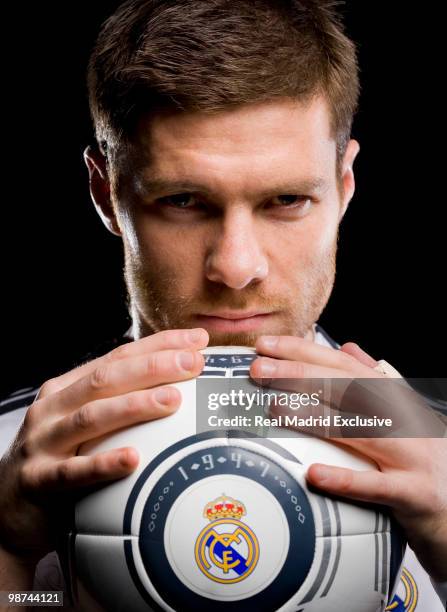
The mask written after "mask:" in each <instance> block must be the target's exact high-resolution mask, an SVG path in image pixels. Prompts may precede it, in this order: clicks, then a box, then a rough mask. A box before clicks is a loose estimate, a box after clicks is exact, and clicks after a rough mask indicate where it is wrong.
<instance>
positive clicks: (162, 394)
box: [154, 389, 171, 406]
mask: <svg viewBox="0 0 447 612" xmlns="http://www.w3.org/2000/svg"><path fill="white" fill-rule="evenodd" d="M170 398H171V393H170V391H169V389H157V391H156V392H155V395H154V399H155V401H156V402H157V404H160V405H161V406H166V405H168V404H169V400H170Z"/></svg>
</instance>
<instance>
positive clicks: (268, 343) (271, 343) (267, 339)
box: [261, 336, 279, 349]
mask: <svg viewBox="0 0 447 612" xmlns="http://www.w3.org/2000/svg"><path fill="white" fill-rule="evenodd" d="M261 340H262V344H263V345H264V346H265V348H267V349H274V348H275V346H276V345H277V344H278V340H279V338H278V336H262V338H261Z"/></svg>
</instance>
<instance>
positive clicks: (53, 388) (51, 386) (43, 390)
mask: <svg viewBox="0 0 447 612" xmlns="http://www.w3.org/2000/svg"><path fill="white" fill-rule="evenodd" d="M60 388H61V387H60V385H59V383H58V382H57V378H49V379H48V380H47V381H45V382H44V383H43V385H42V386H41V387H40V389H39V392H38V394H37V397H38V398H41V397H46V396H47V395H52V394H53V393H56V392H57V391H59V390H60Z"/></svg>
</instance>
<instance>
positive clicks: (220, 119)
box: [132, 96, 331, 155]
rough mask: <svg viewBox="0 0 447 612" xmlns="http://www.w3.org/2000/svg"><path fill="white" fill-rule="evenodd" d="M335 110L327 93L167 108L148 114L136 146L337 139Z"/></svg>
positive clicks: (154, 149)
mask: <svg viewBox="0 0 447 612" xmlns="http://www.w3.org/2000/svg"><path fill="white" fill-rule="evenodd" d="M330 132H331V129H330V112H329V108H328V105H327V102H326V100H325V98H324V97H323V96H315V97H314V98H312V99H311V100H309V101H307V102H300V101H299V100H291V99H282V100H277V101H272V102H263V103H257V104H250V105H244V106H240V107H237V108H233V109H229V110H225V111H222V112H219V113H214V114H209V113H204V112H181V113H177V112H165V113H158V114H156V115H152V116H151V115H146V116H144V115H143V116H142V117H141V118H140V120H139V122H138V126H137V129H136V131H135V134H134V138H133V139H132V140H133V145H134V147H133V148H134V149H135V150H136V151H138V154H141V153H142V152H143V151H145V152H146V154H147V155H149V152H152V154H154V153H156V152H157V150H158V149H159V148H163V149H165V148H169V147H171V146H175V145H179V144H180V145H182V144H184V145H186V146H187V145H188V144H189V145H195V146H203V147H207V148H208V149H210V150H212V149H213V147H215V148H216V149H217V151H219V152H221V151H223V150H225V148H226V147H228V148H230V149H231V151H234V150H237V149H239V148H244V147H246V146H247V145H248V144H249V143H250V141H253V140H256V142H257V143H258V144H262V143H265V145H266V146H268V145H269V143H270V142H272V141H278V142H279V141H281V140H283V141H287V140H296V139H301V140H302V141H303V142H305V141H311V140H314V139H328V140H330V139H331V133H330Z"/></svg>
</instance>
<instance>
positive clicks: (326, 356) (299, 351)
mask: <svg viewBox="0 0 447 612" xmlns="http://www.w3.org/2000/svg"><path fill="white" fill-rule="evenodd" d="M256 351H257V352H258V353H259V354H260V355H265V356H268V357H274V358H276V359H284V360H288V361H299V362H304V363H309V364H317V365H319V366H322V367H326V368H334V369H338V370H340V369H341V370H348V371H351V370H352V372H353V373H352V374H351V376H359V377H361V376H362V373H361V371H360V370H359V369H358V360H357V358H356V356H355V355H351V354H350V353H349V351H343V352H340V351H338V350H335V349H333V348H330V347H327V346H321V344H317V343H315V342H311V341H310V340H305V339H304V338H297V337H295V336H261V337H260V338H258V340H257V342H256ZM353 357H354V358H353ZM362 371H363V370H362ZM356 372H357V373H356ZM363 375H365V374H364V371H363Z"/></svg>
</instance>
